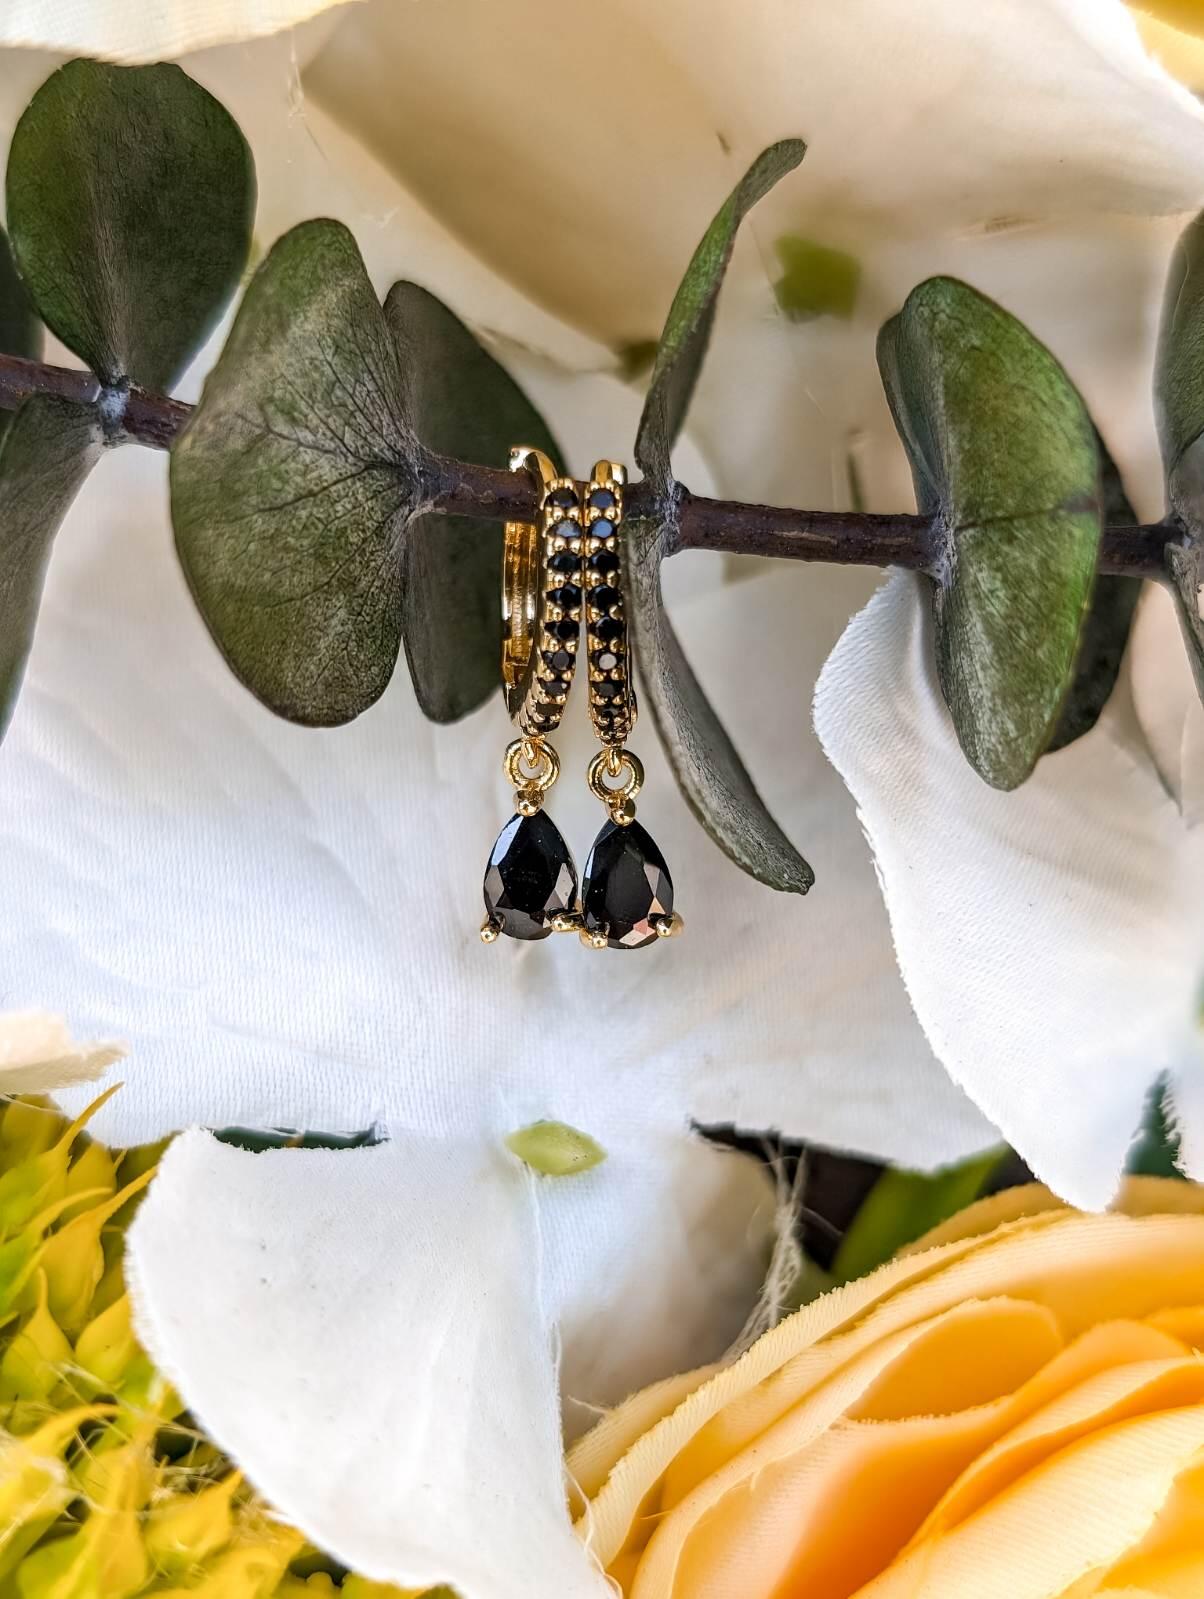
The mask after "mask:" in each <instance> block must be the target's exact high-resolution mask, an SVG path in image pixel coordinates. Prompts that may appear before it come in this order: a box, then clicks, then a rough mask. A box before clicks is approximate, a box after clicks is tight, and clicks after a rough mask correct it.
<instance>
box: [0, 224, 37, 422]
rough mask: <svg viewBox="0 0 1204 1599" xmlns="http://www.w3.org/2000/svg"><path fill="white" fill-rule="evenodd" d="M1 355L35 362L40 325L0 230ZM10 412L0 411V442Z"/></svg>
mask: <svg viewBox="0 0 1204 1599" xmlns="http://www.w3.org/2000/svg"><path fill="white" fill-rule="evenodd" d="M0 351H2V352H3V353H4V354H5V355H19V356H21V357H22V359H23V360H26V361H36V360H38V358H39V357H40V356H41V354H42V324H41V323H40V322H39V321H38V318H37V316H36V314H35V312H34V309H33V306H31V305H30V303H29V296H28V295H27V294H26V292H25V285H24V284H23V283H22V282H21V278H20V274H19V273H18V272H17V265H16V262H15V261H14V260H13V252H12V246H11V245H10V244H9V242H8V234H7V233H5V231H4V229H3V228H0ZM12 419H13V417H12V412H11V411H0V440H2V439H3V438H4V435H5V434H6V433H7V432H8V429H9V427H10V425H11V423H12Z"/></svg>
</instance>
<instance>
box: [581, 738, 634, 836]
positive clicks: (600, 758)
mask: <svg viewBox="0 0 1204 1599" xmlns="http://www.w3.org/2000/svg"><path fill="white" fill-rule="evenodd" d="M608 778H609V779H610V781H609V782H608V781H607V779H608ZM585 781H586V783H587V785H588V787H589V791H590V793H591V794H592V795H593V796H594V797H595V799H600V800H601V801H602V803H603V805H605V806H606V808H607V810H608V811H609V812H610V819H611V821H612V822H614V823H615V824H616V826H618V827H630V826H631V824H632V822H634V821H635V797H636V795H637V794H638V793H639V791H640V790H641V789H642V788H643V786H644V763H643V761H641V760H640V758H639V756H638V755H633V754H632V752H631V751H630V750H628V749H624V748H623V747H622V746H621V745H618V744H612V745H610V746H609V748H607V749H604V750H599V751H598V753H597V754H596V755H595V756H594V758H593V760H592V761H591V762H590V763H589V766H588V767H587V768H586V772H585Z"/></svg>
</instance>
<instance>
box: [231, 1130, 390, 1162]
mask: <svg viewBox="0 0 1204 1599" xmlns="http://www.w3.org/2000/svg"><path fill="white" fill-rule="evenodd" d="M213 1136H214V1138H216V1139H217V1141H218V1143H219V1144H229V1145H230V1146H231V1147H232V1148H234V1149H245V1150H246V1151H247V1153H248V1154H250V1155H261V1154H262V1153H263V1151H264V1150H265V1149H368V1148H370V1147H371V1146H372V1145H373V1144H379V1143H380V1142H381V1135H380V1134H379V1133H378V1132H377V1131H376V1129H375V1128H373V1127H366V1128H364V1129H363V1131H361V1132H358V1133H321V1132H302V1131H300V1130H295V1131H294V1130H290V1129H289V1128H287V1127H272V1128H263V1127H223V1128H221V1129H219V1130H218V1131H216V1132H215V1133H214V1134H213Z"/></svg>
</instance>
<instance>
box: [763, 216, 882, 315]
mask: <svg viewBox="0 0 1204 1599" xmlns="http://www.w3.org/2000/svg"><path fill="white" fill-rule="evenodd" d="M774 250H775V251H776V253H777V257H778V260H779V261H780V262H781V263H782V276H781V277H780V278H779V279H778V280H777V282H776V283H775V284H774V286H773V292H774V297H775V299H776V300H777V302H778V309H779V310H780V311H781V312H782V313H783V315H785V316H787V317H789V319H790V320H791V321H792V322H810V321H812V320H813V319H814V318H815V317H818V316H834V317H840V318H841V319H842V320H844V321H847V320H848V318H849V317H851V316H852V314H853V312H854V310H855V309H856V305H857V291H858V289H859V288H860V286H861V262H860V261H858V259H857V257H856V256H854V255H849V254H848V253H847V252H846V251H844V250H834V249H832V247H831V246H830V245H827V244H819V243H818V242H817V241H816V240H815V239H804V238H800V237H799V236H798V234H795V233H784V234H783V235H782V237H781V238H780V239H776V240H775V241H774Z"/></svg>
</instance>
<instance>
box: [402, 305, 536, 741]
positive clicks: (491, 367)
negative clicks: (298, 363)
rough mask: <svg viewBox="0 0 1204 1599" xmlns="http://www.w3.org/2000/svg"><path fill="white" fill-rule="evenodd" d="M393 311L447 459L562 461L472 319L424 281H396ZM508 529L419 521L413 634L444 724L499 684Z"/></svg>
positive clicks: (429, 710)
mask: <svg viewBox="0 0 1204 1599" xmlns="http://www.w3.org/2000/svg"><path fill="white" fill-rule="evenodd" d="M385 319H386V321H387V322H388V325H389V329H390V332H391V333H392V335H393V339H394V342H395V344H396V347H397V356H398V361H399V363H400V366H401V371H402V378H403V382H404V384H405V397H406V398H405V409H406V413H407V416H408V418H409V421H410V424H411V426H412V427H413V428H414V430H415V432H416V433H417V435H418V438H419V440H420V442H421V443H422V445H423V446H424V447H425V448H426V449H428V450H430V451H432V452H433V453H435V454H437V455H446V456H450V457H452V458H453V459H455V460H459V461H472V462H475V463H477V464H478V465H481V466H503V465H505V463H506V460H507V457H508V454H509V451H510V448H511V446H512V445H515V444H531V445H534V446H536V448H538V449H541V450H544V451H545V452H546V453H547V454H548V455H550V456H551V458H552V459H553V460H554V461H559V460H560V459H561V455H560V450H559V447H558V446H557V444H556V441H555V439H554V438H553V437H552V435H551V433H550V431H549V430H548V427H547V424H546V423H545V422H544V420H543V418H542V417H541V416H540V415H539V412H538V411H536V409H535V407H534V406H533V405H532V404H531V402H530V400H528V399H527V397H526V395H525V394H524V393H523V391H522V390H521V389H520V388H519V386H518V384H517V383H515V381H514V379H513V378H512V377H511V376H510V374H509V373H508V372H507V371H506V369H505V368H504V367H503V366H501V365H500V364H499V363H498V362H497V361H495V360H494V358H493V356H492V355H490V354H489V353H488V351H486V350H484V349H482V347H481V345H480V344H479V343H478V342H477V340H476V338H475V337H474V336H473V335H472V333H470V332H469V330H468V329H467V328H466V327H465V326H464V324H463V323H462V322H461V321H460V320H459V318H458V317H457V316H455V315H454V314H453V313H452V312H451V311H449V310H448V308H447V306H445V305H444V304H443V303H442V301H440V300H437V299H436V298H435V296H434V295H433V294H430V293H428V292H427V290H426V289H423V288H419V286H418V285H417V284H416V283H405V282H402V283H395V284H394V285H393V287H392V289H390V291H389V295H388V298H387V299H386V300H385ZM502 538H503V534H502V527H501V524H500V523H498V522H488V521H483V520H481V519H479V518H474V517H448V516H440V515H436V514H433V513H426V514H423V515H420V516H416V517H414V519H413V520H412V521H411V522H410V524H409V527H408V528H407V531H406V537H405V540H404V544H403V554H402V587H401V592H402V633H403V636H404V639H405V647H406V660H407V662H408V664H409V668H410V676H411V678H412V679H413V682H414V692H415V693H416V695H417V696H418V703H419V705H420V706H421V707H422V710H423V712H424V713H425V714H426V715H427V716H429V717H430V718H431V720H432V721H435V722H454V721H456V720H457V719H458V718H460V717H461V716H466V715H467V714H468V713H469V712H470V711H474V710H475V709H476V708H477V706H478V705H480V704H482V702H483V701H484V700H486V699H487V698H488V697H489V695H490V694H492V693H493V692H494V691H495V690H496V688H497V687H498V684H499V681H500V674H501V667H500V660H501V652H502V619H501V607H500V605H499V602H498V595H499V593H500V592H501V585H502Z"/></svg>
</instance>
